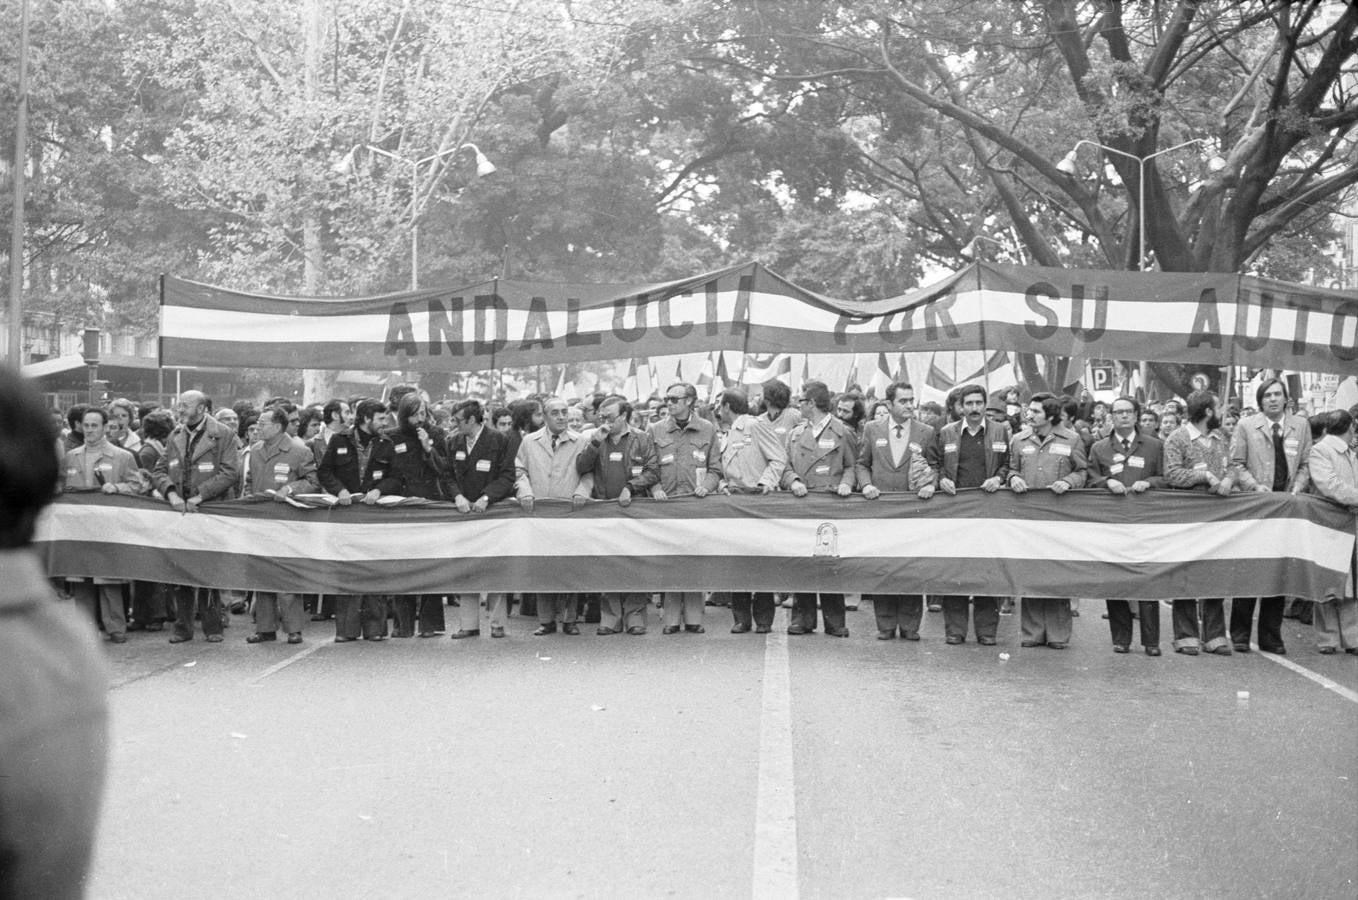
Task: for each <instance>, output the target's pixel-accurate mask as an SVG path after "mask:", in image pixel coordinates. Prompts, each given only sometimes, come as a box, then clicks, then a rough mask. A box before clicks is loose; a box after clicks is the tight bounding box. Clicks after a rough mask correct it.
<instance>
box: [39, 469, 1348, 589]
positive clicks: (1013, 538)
mask: <svg viewBox="0 0 1358 900" xmlns="http://www.w3.org/2000/svg"><path fill="white" fill-rule="evenodd" d="M202 509H203V511H202V512H198V513H194V514H187V515H186V514H182V513H177V512H175V511H173V510H171V509H170V508H169V507H168V506H167V505H166V504H164V503H162V502H157V501H154V500H152V499H150V498H144V497H121V496H111V495H105V494H68V495H65V496H63V497H61V498H60V499H59V500H58V501H57V502H56V503H55V504H53V506H52V507H51V508H49V509H48V510H47V511H46V512H45V513H44V518H43V519H42V521H41V523H40V526H39V534H38V540H39V549H40V550H41V551H42V552H44V553H45V554H46V558H47V561H48V569H49V572H50V573H51V574H52V575H54V576H60V575H66V576H77V575H79V576H90V575H102V576H108V577H117V578H135V579H140V580H146V581H160V582H167V583H174V584H194V585H202V586H213V587H222V588H242V589H248V588H254V589H259V590H274V591H309V592H316V591H321V592H324V593H448V592H461V591H466V592H471V591H495V590H522V591H660V590H680V589H692V590H701V589H714V590H716V589H730V590H777V591H792V590H799V591H815V590H819V591H846V592H862V593H875V592H886V591H913V592H927V593H930V594H981V595H996V596H1029V597H1040V596H1048V597H1071V596H1074V597H1095V598H1107V597H1116V598H1127V599H1146V600H1160V599H1174V598H1178V597H1195V596H1197V597H1220V596H1227V597H1229V596H1257V595H1273V594H1287V595H1291V596H1297V597H1302V598H1309V599H1318V598H1323V597H1325V596H1326V595H1328V594H1335V593H1338V592H1339V591H1341V590H1342V589H1343V584H1344V581H1345V577H1346V576H1347V573H1348V570H1349V566H1350V564H1351V561H1352V560H1353V556H1354V546H1355V516H1354V514H1353V513H1352V512H1351V511H1348V510H1346V509H1344V508H1342V507H1338V506H1335V505H1333V504H1331V503H1328V502H1326V501H1324V500H1322V499H1319V498H1316V497H1311V496H1291V495H1288V494H1278V493H1260V494H1245V495H1240V496H1233V497H1229V498H1222V497H1217V496H1215V495H1209V494H1203V493H1197V492H1178V491H1153V492H1149V493H1147V494H1144V495H1141V496H1136V497H1117V496H1113V495H1111V494H1109V493H1107V492H1104V491H1093V490H1091V491H1077V492H1070V493H1067V494H1066V495H1063V496H1056V495H1053V494H1051V493H1049V492H1045V491H1039V492H1031V493H1028V494H1024V495H1015V494H1012V493H1009V492H1008V491H1001V492H1000V493H998V494H984V493H982V492H980V491H962V492H959V494H958V495H957V496H955V497H949V496H945V495H941V494H939V495H935V497H933V498H932V499H930V500H928V501H921V500H919V499H918V498H916V497H914V496H913V495H886V496H884V497H883V498H881V499H879V500H875V501H869V500H865V499H863V498H861V497H853V498H838V497H834V496H812V497H807V498H805V499H801V500H799V499H796V498H794V497H792V496H790V495H773V496H737V497H724V496H711V497H706V498H703V499H698V498H678V499H671V500H668V501H652V500H637V501H635V502H633V503H632V505H631V506H629V507H628V508H626V509H623V508H621V507H620V506H618V504H617V503H613V502H591V503H588V504H586V505H585V506H584V507H583V508H581V509H579V510H573V509H572V508H571V505H570V504H569V503H566V502H552V501H542V500H539V501H538V503H537V505H536V508H535V511H534V513H533V514H532V515H526V514H524V513H523V512H522V511H521V510H520V509H519V508H518V507H517V505H516V504H514V503H513V502H508V503H504V504H501V505H499V506H495V507H492V508H491V509H490V510H488V511H487V512H485V513H482V514H470V515H463V514H461V513H458V512H457V511H456V509H455V507H453V506H452V505H451V504H448V503H427V502H425V501H414V502H412V503H408V504H404V505H397V506H395V507H394V508H383V507H365V506H361V505H358V504H355V505H353V506H350V507H338V506H336V507H329V506H322V507H320V508H315V509H301V508H295V507H293V506H290V505H285V504H282V503H276V502H272V501H270V500H267V499H265V500H258V499H251V500H239V501H232V502H227V503H209V504H205V505H204V506H203V507H202Z"/></svg>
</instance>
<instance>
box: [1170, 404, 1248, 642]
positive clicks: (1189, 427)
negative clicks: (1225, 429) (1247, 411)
mask: <svg viewBox="0 0 1358 900" xmlns="http://www.w3.org/2000/svg"><path fill="white" fill-rule="evenodd" d="M1186 415H1187V417H1188V421H1187V422H1185V423H1184V424H1183V425H1180V426H1179V427H1178V428H1176V429H1175V430H1174V431H1173V432H1171V433H1170V436H1169V439H1168V440H1166V441H1165V480H1166V481H1168V482H1169V485H1170V487H1176V488H1182V489H1197V490H1206V491H1209V492H1210V493H1212V494H1214V495H1216V496H1219V497H1229V496H1230V494H1231V487H1232V485H1231V473H1230V464H1231V462H1230V460H1231V457H1230V450H1229V448H1228V447H1227V444H1226V438H1225V436H1224V435H1222V433H1221V430H1220V428H1221V419H1220V418H1219V417H1218V416H1217V398H1216V395H1215V394H1213V393H1211V392H1210V391H1195V392H1193V393H1192V394H1190V395H1189V396H1188V411H1187V413H1186ZM1198 604H1199V601H1198V600H1196V599H1183V600H1175V601H1174V612H1173V624H1174V652H1175V653H1182V654H1184V655H1185V656H1197V655H1198V647H1199V645H1200V643H1201V641H1203V640H1205V641H1206V644H1204V645H1202V646H1203V649H1205V650H1206V651H1207V652H1208V653H1212V654H1215V655H1217V656H1230V655H1231V646H1230V644H1229V643H1227V641H1226V614H1225V611H1224V608H1223V603H1222V599H1221V598H1220V597H1214V598H1210V599H1204V600H1202V601H1201V604H1202V635H1201V638H1199V635H1198Z"/></svg>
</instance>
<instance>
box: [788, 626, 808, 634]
mask: <svg viewBox="0 0 1358 900" xmlns="http://www.w3.org/2000/svg"><path fill="white" fill-rule="evenodd" d="M787 633H788V634H807V633H808V631H807V629H806V626H805V625H789V626H788V627H787Z"/></svg>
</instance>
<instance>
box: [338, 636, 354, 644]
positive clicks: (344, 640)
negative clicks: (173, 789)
mask: <svg viewBox="0 0 1358 900" xmlns="http://www.w3.org/2000/svg"><path fill="white" fill-rule="evenodd" d="M352 640H353V638H351V637H344V636H343V635H339V634H337V635H335V643H336V644H347V643H349V642H350V641H352Z"/></svg>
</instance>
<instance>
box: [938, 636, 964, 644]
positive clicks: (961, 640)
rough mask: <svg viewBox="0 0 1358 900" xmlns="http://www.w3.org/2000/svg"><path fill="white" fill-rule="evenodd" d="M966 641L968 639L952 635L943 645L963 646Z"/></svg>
mask: <svg viewBox="0 0 1358 900" xmlns="http://www.w3.org/2000/svg"><path fill="white" fill-rule="evenodd" d="M965 641H966V638H964V637H961V636H960V635H956V634H950V635H948V636H947V637H945V638H944V639H943V643H945V644H961V643H964V642H965Z"/></svg>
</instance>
